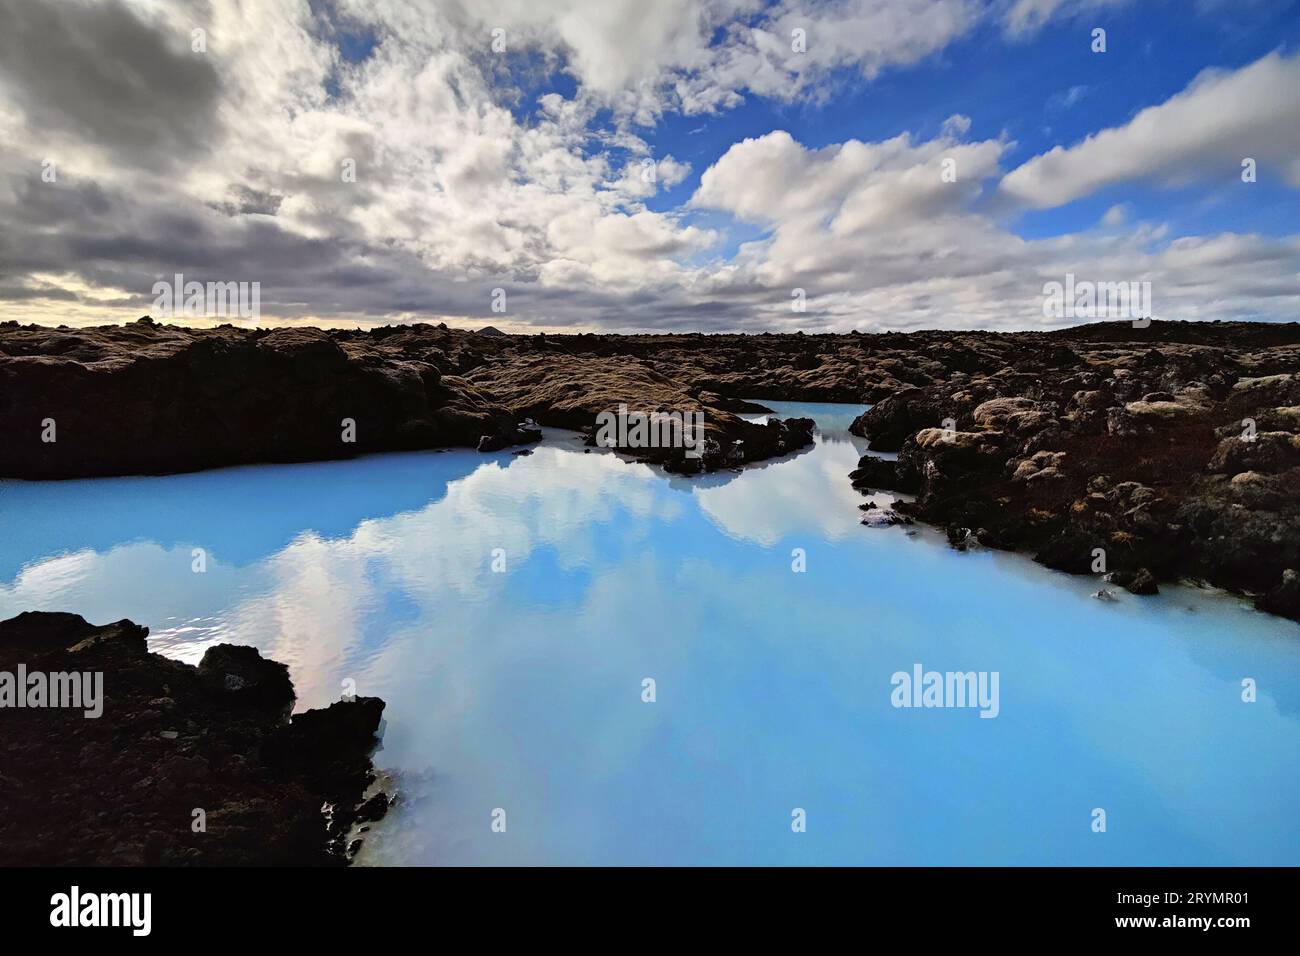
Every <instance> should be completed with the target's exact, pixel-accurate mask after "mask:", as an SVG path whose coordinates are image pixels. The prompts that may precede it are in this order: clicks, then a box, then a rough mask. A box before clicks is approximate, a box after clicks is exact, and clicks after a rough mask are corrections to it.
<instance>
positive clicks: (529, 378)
mask: <svg viewBox="0 0 1300 956" xmlns="http://www.w3.org/2000/svg"><path fill="white" fill-rule="evenodd" d="M470 381H471V382H473V383H474V384H476V385H478V386H479V387H481V388H482V389H484V390H485V391H490V392H491V394H493V395H494V396H496V397H497V398H499V399H500V400H501V401H502V402H503V403H504V404H505V406H506V407H507V408H508V409H509V410H510V412H511V414H512V415H514V416H517V417H518V416H526V417H528V418H529V419H536V420H537V421H538V422H540V423H541V424H543V425H550V426H554V427H557V428H569V429H574V430H577V431H581V432H583V433H584V434H585V435H586V436H587V443H588V444H592V445H594V444H601V445H603V446H604V447H609V448H614V449H616V450H618V451H622V452H625V453H628V454H632V455H635V456H637V458H638V459H640V460H643V461H651V462H654V463H656V464H660V465H662V466H663V467H664V468H665V469H666V470H668V471H671V472H684V473H688V474H689V473H692V472H707V471H716V470H718V469H719V468H726V467H734V466H737V465H742V464H745V463H746V462H750V461H761V460H764V459H767V458H773V457H776V456H779V455H785V454H788V453H790V452H792V451H797V450H798V449H800V448H802V447H804V446H805V445H808V444H811V443H812V432H813V422H812V420H811V419H806V418H805V419H787V420H785V421H782V420H780V419H777V418H774V417H773V418H769V419H768V420H767V421H766V422H765V423H763V424H755V423H753V422H748V421H745V420H744V419H742V418H740V417H739V416H738V415H737V414H735V412H733V411H731V410H730V407H731V406H733V405H735V404H736V403H735V402H729V401H727V400H725V399H723V398H722V397H721V396H720V395H717V394H715V393H712V392H709V391H707V390H705V389H700V388H696V389H691V388H689V386H688V385H687V384H686V383H683V382H681V381H679V380H678V379H676V378H675V377H673V376H672V375H670V374H668V373H666V372H665V371H661V370H659V369H657V368H655V367H654V366H652V365H650V364H648V363H646V362H643V361H640V360H637V359H631V358H623V357H601V358H595V357H589V356H575V355H570V354H568V353H565V352H559V353H556V352H549V353H548V352H541V353H524V354H515V355H511V356H509V357H508V358H506V359H504V360H502V361H498V362H495V363H493V364H491V365H485V366H482V367H480V368H479V369H477V370H476V371H475V372H474V373H473V374H472V375H471V376H470ZM741 404H742V405H743V404H744V403H741ZM619 415H623V416H624V417H625V418H628V419H631V420H632V421H635V420H636V419H637V418H638V417H642V418H645V419H650V418H652V417H656V416H661V417H656V418H655V422H656V424H655V425H654V426H653V427H648V428H647V429H646V430H645V433H644V434H642V435H640V436H637V435H636V434H635V432H634V431H633V428H632V427H629V426H625V427H623V428H622V429H618V428H614V429H606V430H605V431H604V432H602V431H601V429H600V426H601V425H602V424H604V423H607V422H609V421H611V416H612V417H613V419H614V420H617V417H618V416H619ZM602 416H604V417H603V418H602ZM658 422H663V423H664V424H663V425H659V424H657V423H658ZM675 422H680V423H681V424H682V426H683V427H686V426H688V425H689V426H690V427H691V428H692V431H691V433H690V434H689V435H687V436H686V438H685V440H681V439H680V437H679V436H678V434H677V432H675V431H674V430H673V428H672V427H668V426H669V425H672V424H673V423H675ZM696 423H698V425H699V428H698V434H697V433H696V431H695V424H696ZM650 434H654V435H655V437H654V439H653V440H651V439H649V438H648V437H647V436H648V435H650ZM661 437H662V438H666V439H667V440H660V439H661Z"/></svg>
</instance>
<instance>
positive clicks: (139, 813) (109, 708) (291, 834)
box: [0, 612, 389, 866]
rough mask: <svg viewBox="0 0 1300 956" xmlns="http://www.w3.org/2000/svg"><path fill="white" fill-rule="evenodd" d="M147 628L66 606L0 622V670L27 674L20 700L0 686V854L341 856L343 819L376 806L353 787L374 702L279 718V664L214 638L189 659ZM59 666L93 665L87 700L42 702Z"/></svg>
mask: <svg viewBox="0 0 1300 956" xmlns="http://www.w3.org/2000/svg"><path fill="white" fill-rule="evenodd" d="M147 634H148V630H147V629H146V628H144V627H141V626H139V625H137V624H134V623H132V622H131V621H125V620H124V621H118V622H117V623H115V624H108V625H104V626H100V627H96V626H94V625H92V624H88V623H87V622H86V621H85V620H83V619H82V618H81V617H79V616H77V615H75V614H56V613H40V612H29V613H25V614H20V615H18V616H17V617H15V618H11V619H9V620H7V621H3V622H0V675H4V674H7V675H17V674H23V675H28V677H27V681H26V683H28V685H29V686H28V687H27V688H18V691H19V693H22V692H23V691H24V690H26V691H27V693H28V699H27V701H26V703H27V706H21V707H20V706H16V700H15V699H11V698H12V696H13V691H14V689H15V685H14V684H13V683H10V684H8V689H9V692H10V694H9V696H8V697H6V696H4V694H3V693H0V700H4V707H5V709H4V711H3V715H4V742H3V744H0V747H2V748H3V755H4V759H3V761H0V865H5V866H50V865H89V866H100V865H113V866H123V865H126V866H138V865H159V866H188V865H276V866H281V865H284V866H340V865H345V864H346V863H348V862H349V860H350V859H351V857H352V855H353V854H354V853H355V851H356V848H357V846H356V840H355V839H353V838H352V837H351V836H350V834H351V832H352V830H353V829H354V827H355V826H356V825H358V824H361V823H364V822H365V821H367V820H371V819H377V818H379V817H381V816H383V815H384V813H385V812H386V811H387V809H388V805H389V800H388V797H387V796H386V795H385V794H382V793H377V794H374V795H373V796H371V797H370V798H369V799H366V800H364V801H363V795H364V794H365V792H366V791H367V788H369V787H370V786H371V784H372V783H373V780H374V771H373V767H372V765H371V762H370V753H371V751H372V750H373V749H374V747H375V745H376V743H377V740H376V737H375V734H376V732H377V731H378V730H379V729H380V726H381V719H382V714H383V709H384V702H383V701H382V700H380V699H378V698H376V697H357V698H354V699H351V700H346V701H339V702H337V703H334V704H331V705H330V706H329V707H327V708H324V709H321V710H309V711H306V712H304V713H300V714H296V715H293V717H292V718H290V716H289V715H290V711H291V709H292V707H293V702H294V691H293V685H292V684H291V682H290V680H289V676H288V668H287V667H285V665H283V664H280V663H277V662H275V661H271V660H266V659H264V658H263V657H262V656H261V655H260V654H259V653H258V652H257V650H256V649H254V648H251V647H237V646H234V645H230V644H220V645H217V646H215V647H211V648H209V649H208V650H207V652H206V653H205V654H204V656H203V659H202V661H201V662H200V664H199V665H198V666H197V667H193V666H190V665H188V664H183V663H180V662H178V661H173V660H170V659H168V658H165V657H162V656H161V655H158V654H152V653H150V652H149V651H148V649H147V647H146V642H145V638H146V635H147ZM37 674H39V675H44V676H43V677H42V678H41V679H40V681H39V683H40V684H41V686H43V687H44V688H45V690H44V691H43V692H42V694H43V696H42V698H40V699H41V700H42V701H43V702H44V705H43V706H31V704H32V703H34V702H36V701H37V698H36V697H34V696H32V695H34V694H35V693H36V691H35V690H34V688H35V687H36V686H37V684H38V680H37V678H35V677H33V676H30V675H37ZM56 674H64V675H71V674H77V675H94V674H98V675H100V677H99V680H100V682H101V686H102V698H101V699H100V700H99V701H98V705H97V707H96V708H92V709H90V710H87V709H86V701H85V700H84V699H83V700H81V701H79V703H80V706H75V707H68V706H60V707H55V706H49V704H50V703H52V702H53V688H54V686H55V680H54V678H53V676H52V675H56ZM87 679H88V678H87ZM87 686H88V685H87ZM46 695H48V696H46ZM95 709H98V710H99V714H98V716H87V714H88V713H90V714H93V713H94V710H95Z"/></svg>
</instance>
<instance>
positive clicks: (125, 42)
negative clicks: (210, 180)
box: [0, 0, 221, 168]
mask: <svg viewBox="0 0 1300 956" xmlns="http://www.w3.org/2000/svg"><path fill="white" fill-rule="evenodd" d="M0 23H3V24H4V29H3V30H0V84H2V85H3V87H4V90H5V92H6V93H7V94H8V96H9V97H10V98H11V99H12V102H13V104H14V105H15V106H16V107H17V108H18V109H19V110H20V111H21V113H22V115H23V119H24V121H25V123H26V125H27V127H28V128H30V129H33V130H38V131H40V134H41V138H42V139H43V140H46V142H47V145H49V146H53V145H55V143H57V141H58V140H60V139H62V138H65V137H76V138H78V139H80V140H82V141H83V142H85V141H89V142H90V143H92V144H93V145H94V146H96V147H98V148H99V149H101V150H103V151H104V152H105V153H106V154H107V155H108V156H109V157H110V158H112V159H113V160H115V161H121V162H129V163H130V164H131V165H134V166H145V167H150V168H161V167H165V166H168V165H171V164H172V163H175V162H177V161H178V160H181V159H186V158H189V157H191V156H193V155H194V154H195V153H197V152H199V151H201V150H203V149H204V148H205V146H206V145H207V144H208V142H209V141H210V140H211V138H212V136H213V133H214V125H215V113H216V108H217V105H218V99H219V96H220V93H221V88H220V81H219V78H218V75H217V72H216V70H215V69H214V68H213V65H212V63H211V61H210V60H208V59H207V58H206V57H204V56H202V55H199V54H195V53H193V52H191V50H190V46H189V36H188V34H185V35H183V36H182V35H181V34H179V33H177V32H176V31H168V30H167V29H166V28H165V27H164V26H163V25H162V24H161V23H159V22H154V21H151V20H149V19H147V18H145V17H142V16H139V15H137V13H136V12H135V11H133V10H132V9H130V8H129V7H127V6H126V5H125V4H124V3H122V2H121V0H103V2H96V3H90V2H84V0H67V2H63V3H37V2H31V0H0Z"/></svg>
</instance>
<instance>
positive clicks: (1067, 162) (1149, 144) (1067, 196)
mask: <svg viewBox="0 0 1300 956" xmlns="http://www.w3.org/2000/svg"><path fill="white" fill-rule="evenodd" d="M1297 89H1300V55H1293V56H1291V57H1284V56H1282V55H1280V54H1278V53H1270V54H1269V55H1268V56H1265V57H1263V58H1262V59H1259V60H1257V61H1255V62H1254V63H1252V64H1250V65H1249V66H1245V67H1242V68H1241V69H1239V70H1235V71H1231V72H1228V71H1222V70H1207V71H1205V72H1204V73H1202V74H1201V75H1200V76H1198V77H1197V78H1196V79H1195V81H1193V82H1192V84H1191V85H1190V86H1189V87H1188V88H1187V89H1186V90H1184V91H1183V92H1181V93H1179V94H1177V95H1176V96H1173V97H1171V98H1170V99H1168V100H1166V101H1165V102H1164V103H1161V104H1160V105H1158V106H1151V107H1148V108H1147V109H1144V110H1142V111H1141V112H1140V113H1138V114H1137V115H1136V116H1135V117H1133V119H1132V120H1130V121H1129V122H1128V123H1126V124H1125V125H1124V126H1119V127H1113V128H1111V129H1106V130H1102V131H1101V132H1099V133H1094V134H1093V135H1091V136H1089V137H1088V138H1087V139H1085V140H1084V141H1083V142H1081V143H1079V144H1077V145H1075V146H1071V147H1069V148H1065V147H1062V146H1057V147H1055V148H1054V149H1052V150H1051V151H1050V152H1047V153H1044V154H1043V155H1041V156H1036V157H1034V158H1033V159H1031V160H1029V161H1028V162H1026V163H1025V164H1024V165H1023V166H1020V167H1019V168H1018V169H1015V170H1013V171H1012V172H1010V173H1008V174H1007V176H1006V178H1005V179H1003V181H1002V185H1001V190H1002V192H1003V193H1005V194H1007V195H1008V196H1011V197H1013V198H1015V199H1017V200H1019V201H1021V202H1024V203H1025V204H1027V205H1029V206H1032V207H1033V208H1036V209H1046V208H1051V207H1054V206H1061V205H1064V204H1065V203H1068V202H1071V201H1073V200H1075V199H1078V198H1080V197H1082V196H1086V195H1088V194H1090V193H1093V192H1096V191H1097V190H1099V189H1104V188H1105V187H1107V186H1112V185H1115V184H1116V183H1122V182H1128V181H1131V180H1140V179H1150V180H1155V181H1156V182H1159V183H1163V184H1166V185H1179V184H1184V183H1189V182H1194V181H1202V182H1205V181H1215V180H1217V181H1220V182H1229V181H1235V180H1238V179H1239V176H1240V173H1241V162H1242V160H1243V159H1245V158H1246V157H1251V158H1253V159H1255V160H1256V161H1257V162H1258V163H1259V164H1260V166H1261V167H1267V166H1268V165H1270V164H1271V165H1273V167H1274V168H1275V169H1276V170H1277V171H1278V173H1279V174H1280V177H1281V178H1282V179H1283V180H1284V181H1285V182H1286V183H1287V184H1288V185H1290V186H1293V187H1297V188H1300V97H1298V96H1297V95H1296V90H1297ZM1263 175H1267V172H1265V173H1264V174H1263Z"/></svg>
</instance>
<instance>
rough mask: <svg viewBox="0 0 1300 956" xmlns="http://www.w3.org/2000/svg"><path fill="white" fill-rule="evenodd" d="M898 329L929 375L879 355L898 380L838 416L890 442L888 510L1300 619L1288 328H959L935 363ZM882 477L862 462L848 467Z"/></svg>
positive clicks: (1294, 337) (1297, 444) (1150, 585)
mask: <svg viewBox="0 0 1300 956" xmlns="http://www.w3.org/2000/svg"><path fill="white" fill-rule="evenodd" d="M867 338H868V337H865V336H864V337H863V339H864V340H866V339H867ZM881 338H882V339H883V338H890V339H891V341H890V344H891V351H892V352H893V353H894V354H899V353H901V352H902V351H903V349H902V347H901V342H900V341H899V339H898V338H892V337H881ZM906 338H907V339H910V340H911V341H912V343H913V345H912V353H911V355H912V361H913V363H914V366H915V368H917V369H923V370H925V373H926V374H927V375H928V376H929V377H930V382H929V383H928V384H923V383H919V382H917V381H916V376H915V375H912V376H911V377H910V378H904V377H903V376H902V375H899V374H898V373H897V371H896V370H895V369H894V368H893V367H892V366H886V365H885V364H884V363H883V362H880V361H879V360H878V361H877V364H876V368H877V370H884V369H886V368H887V369H888V370H889V372H890V374H891V375H893V377H894V378H895V379H898V380H899V385H898V387H897V389H896V391H895V392H893V393H892V395H891V396H890V397H889V398H886V399H884V400H882V401H880V403H879V404H878V405H876V406H875V407H874V408H872V409H870V410H868V411H867V412H866V413H865V414H863V415H862V416H860V417H859V418H858V419H857V421H855V423H854V431H855V432H857V433H858V434H860V435H865V436H868V437H870V438H871V440H872V447H889V448H892V447H898V448H899V455H898V462H897V465H896V466H895V467H894V475H893V479H894V481H893V486H894V487H895V488H899V489H906V490H915V491H916V492H917V494H918V497H917V500H916V502H915V503H912V504H899V505H898V506H897V508H898V510H899V511H901V512H903V513H905V514H909V515H911V516H913V517H916V518H919V519H922V520H925V521H927V522H930V523H932V524H935V525H937V526H939V527H943V528H946V529H959V530H963V529H971V528H974V529H977V530H976V531H975V533H974V536H975V538H976V539H977V540H979V541H980V542H981V543H984V544H989V545H991V546H994V547H1010V548H1023V549H1026V550H1031V551H1032V552H1033V553H1034V554H1035V555H1036V559H1037V560H1038V561H1040V562H1041V563H1043V564H1045V565H1047V566H1049V567H1052V568H1056V569H1058V570H1062V571H1067V572H1070V573H1073V574H1099V573H1102V571H1106V572H1110V573H1111V580H1112V581H1113V582H1114V583H1116V584H1117V585H1120V586H1122V587H1126V588H1127V589H1128V590H1130V591H1132V592H1133V593H1138V594H1153V593H1156V592H1157V591H1158V589H1159V581H1162V580H1176V579H1179V578H1192V579H1197V580H1205V581H1208V582H1210V583H1212V584H1216V585H1220V586H1223V587H1227V588H1231V589H1234V590H1237V591H1243V592H1247V593H1253V594H1262V595H1264V597H1263V598H1261V599H1260V601H1259V606H1260V607H1261V608H1262V609H1265V610H1270V611H1273V612H1275V613H1280V614H1285V615H1287V616H1290V617H1297V618H1300V614H1297V613H1296V609H1297V604H1296V601H1295V600H1294V598H1293V594H1294V589H1295V584H1294V582H1293V580H1292V579H1290V578H1285V577H1284V575H1285V573H1286V572H1287V571H1288V569H1292V568H1296V567H1300V327H1297V326H1296V325H1294V324H1291V325H1286V326H1281V325H1274V326H1267V327H1261V326H1254V325H1248V324H1244V323H1162V322H1155V323H1152V325H1151V326H1150V327H1149V328H1146V329H1132V328H1131V327H1130V326H1126V325H1124V324H1123V323H1103V324H1097V325H1092V326H1084V327H1080V328H1077V329H1065V330H1062V331H1060V332H1052V333H1047V334H1031V333H1016V334H1009V335H996V336H995V335H981V334H976V333H967V334H961V335H957V336H953V337H952V338H953V340H954V342H956V343H958V344H960V345H962V347H963V350H964V351H962V352H961V353H954V354H961V356H962V358H961V361H960V362H955V361H954V362H952V363H949V364H948V365H947V367H945V368H944V369H943V370H941V371H940V370H933V369H932V364H931V363H933V362H935V361H936V360H942V357H943V355H944V352H943V350H940V349H937V348H935V344H934V342H933V340H932V333H917V334H916V335H915V336H908V337H906ZM969 351H974V352H975V353H977V354H979V355H980V356H983V358H982V359H981V360H980V361H978V362H976V361H973V360H972V359H971V357H970V355H969V354H967V353H968V352H969ZM945 420H948V421H946V422H945ZM940 423H943V424H946V425H947V426H948V427H937V426H938V425H939V424H940ZM888 478H889V475H888V466H886V465H881V464H877V463H872V462H869V461H867V460H866V459H864V460H863V461H862V462H860V463H859V468H858V469H857V470H855V471H854V472H853V473H852V476H851V480H852V481H853V482H854V484H855V485H856V486H858V487H860V488H864V489H866V488H870V487H871V486H872V485H873V484H874V485H877V486H879V487H885V486H886V481H887V479H888ZM967 541H968V538H967V537H966V536H965V535H959V536H958V539H954V543H955V544H957V545H958V546H964V544H965V543H966V542H967ZM1099 569H1100V570H1099Z"/></svg>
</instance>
